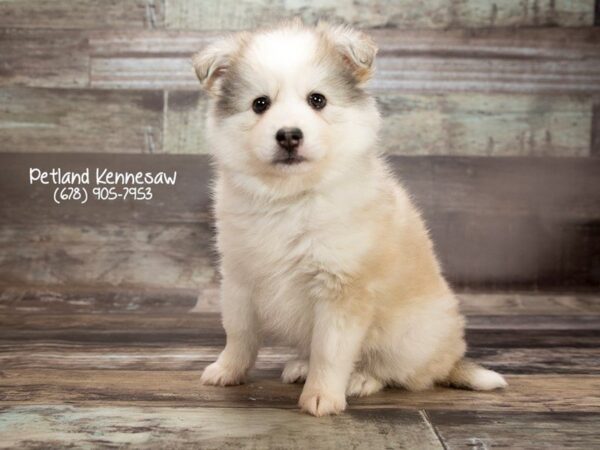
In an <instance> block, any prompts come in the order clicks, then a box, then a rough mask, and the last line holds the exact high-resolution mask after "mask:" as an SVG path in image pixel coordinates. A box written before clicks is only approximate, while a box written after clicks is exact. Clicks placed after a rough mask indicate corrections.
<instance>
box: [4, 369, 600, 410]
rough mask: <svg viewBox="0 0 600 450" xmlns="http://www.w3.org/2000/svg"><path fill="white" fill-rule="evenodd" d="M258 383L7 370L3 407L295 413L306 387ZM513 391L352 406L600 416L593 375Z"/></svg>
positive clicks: (523, 383) (380, 396)
mask: <svg viewBox="0 0 600 450" xmlns="http://www.w3.org/2000/svg"><path fill="white" fill-rule="evenodd" d="M271 377H272V378H269V379H265V378H260V379H257V378H254V377H253V378H252V379H251V380H250V382H249V383H248V384H245V385H242V386H238V387H229V388H218V387H208V386H201V385H200V384H199V379H200V373H199V372H196V371H172V370H169V371H127V370H69V371H64V370H52V369H31V370H29V369H22V370H3V371H2V377H0V404H1V405H4V406H9V405H17V404H21V405H23V404H61V403H65V402H68V403H74V402H76V403H77V404H81V405H84V404H87V405H98V406H99V405H123V404H127V405H129V406H133V405H150V404H153V405H155V406H196V407H199V406H211V407H240V408H243V407H256V406H260V407H278V408H291V409H294V408H296V403H297V400H298V396H299V395H300V390H301V386H299V385H286V384H283V383H281V382H280V381H279V380H278V379H276V378H275V377H278V375H277V374H273V375H271ZM507 380H508V383H509V386H510V387H509V388H508V389H506V390H503V391H494V392H472V391H466V390H460V389H450V388H441V387H439V388H435V389H432V390H429V391H426V392H406V391H403V390H400V389H386V390H385V391H382V392H380V393H377V394H375V395H372V396H369V397H364V398H359V399H350V401H349V404H350V409H363V408H373V407H382V408H394V409H407V408H408V409H414V408H417V409H431V410H434V409H436V410H437V409H443V410H447V409H452V410H464V409H471V408H472V407H473V404H474V403H476V404H477V409H478V410H480V411H498V410H502V411H509V410H512V411H574V410H575V411H582V412H585V411H588V412H600V398H599V397H598V396H597V392H598V389H600V378H599V377H597V376H586V375H573V376H568V377H566V376H564V375H512V376H509V377H507Z"/></svg>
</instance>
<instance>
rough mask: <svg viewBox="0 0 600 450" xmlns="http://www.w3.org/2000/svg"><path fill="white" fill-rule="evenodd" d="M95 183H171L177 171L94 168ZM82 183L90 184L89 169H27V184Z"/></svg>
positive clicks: (172, 183)
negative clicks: (119, 170)
mask: <svg viewBox="0 0 600 450" xmlns="http://www.w3.org/2000/svg"><path fill="white" fill-rule="evenodd" d="M95 176H96V178H95V183H91V184H96V185H103V184H106V185H131V184H133V185H135V184H139V185H150V184H171V185H174V184H175V182H176V181H177V171H173V173H172V174H170V175H169V174H167V173H166V172H157V173H152V172H116V171H112V170H108V169H100V168H98V169H96V170H95ZM33 183H41V184H56V185H82V184H87V185H89V184H90V169H89V168H87V169H85V170H83V171H80V172H71V171H63V170H62V169H51V170H41V169H38V168H35V167H31V168H30V169H29V184H33Z"/></svg>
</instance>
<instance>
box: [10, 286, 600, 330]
mask: <svg viewBox="0 0 600 450" xmlns="http://www.w3.org/2000/svg"><path fill="white" fill-rule="evenodd" d="M218 289H219V288H218V285H217V283H215V286H214V289H213V290H209V289H208V288H207V289H206V290H204V291H203V292H202V294H201V295H199V293H198V291H197V290H196V289H182V288H176V287H171V288H166V289H126V288H123V287H113V288H110V287H108V286H103V287H102V288H101V289H98V288H94V287H93V286H57V285H54V286H51V285H50V286H43V285H39V286H37V287H36V286H31V285H25V286H23V285H20V286H19V285H13V284H10V285H8V284H4V285H0V313H8V312H16V313H24V312H27V313H39V314H42V313H53V314H107V313H110V314H130V313H141V314H163V313H166V312H168V313H170V314H175V313H200V312H201V313H211V312H219V311H220V306H219V303H218ZM458 297H459V300H460V307H461V311H462V312H463V313H464V314H466V315H467V316H485V315H488V316H493V317H495V318H496V320H498V321H500V322H501V321H502V317H500V316H512V315H519V316H522V317H523V318H524V319H523V320H525V317H527V316H536V317H539V316H541V315H545V316H559V317H571V318H573V317H574V316H579V315H581V316H593V315H599V314H600V296H599V295H597V294H576V295H573V294H570V295H567V294H548V293H543V294H542V293H537V294H536V293H531V294H529V293H499V294H493V293H477V294H474V293H467V292H461V293H459V294H458ZM536 317H534V318H532V319H531V320H532V321H535V320H536Z"/></svg>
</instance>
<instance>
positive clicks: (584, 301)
mask: <svg viewBox="0 0 600 450" xmlns="http://www.w3.org/2000/svg"><path fill="white" fill-rule="evenodd" d="M34 295H35V294H34ZM458 297H459V299H460V308H461V311H462V312H463V313H464V314H466V315H476V314H481V315H484V314H494V315H498V316H499V315H513V314H518V315H521V316H525V315H539V314H548V315H550V314H556V315H559V316H561V315H578V314H582V315H589V314H599V313H600V296H598V295H597V294H591V295H569V294H547V293H545V294H543V293H525V292H520V293H506V294H502V293H500V294H489V293H479V294H476V293H466V292H463V293H460V294H459V296H458Z"/></svg>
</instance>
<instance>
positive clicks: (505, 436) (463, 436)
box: [427, 411, 600, 449]
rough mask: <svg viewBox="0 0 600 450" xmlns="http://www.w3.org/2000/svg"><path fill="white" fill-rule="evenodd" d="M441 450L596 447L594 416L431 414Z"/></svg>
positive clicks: (598, 419)
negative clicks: (448, 449) (441, 444)
mask: <svg viewBox="0 0 600 450" xmlns="http://www.w3.org/2000/svg"><path fill="white" fill-rule="evenodd" d="M427 417H428V418H429V419H430V420H431V423H432V424H433V426H434V427H435V429H436V431H437V433H438V436H440V438H441V439H442V441H443V443H444V444H445V448H481V449H487V448H527V449H548V448H573V449H575V448H578V449H590V448H597V447H598V444H600V440H599V437H598V422H599V421H600V414H598V413H591V414H590V413H580V412H576V411H570V412H560V413H554V412H539V413H528V412H512V411H511V412H479V411H431V412H427Z"/></svg>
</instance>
